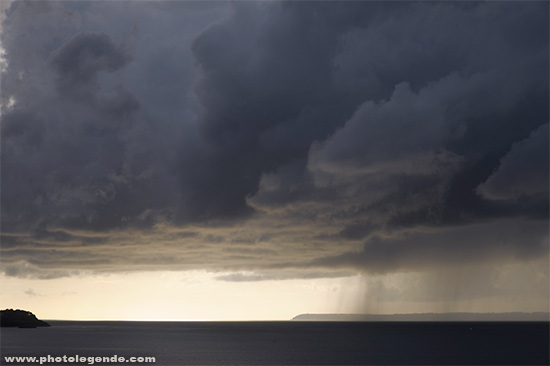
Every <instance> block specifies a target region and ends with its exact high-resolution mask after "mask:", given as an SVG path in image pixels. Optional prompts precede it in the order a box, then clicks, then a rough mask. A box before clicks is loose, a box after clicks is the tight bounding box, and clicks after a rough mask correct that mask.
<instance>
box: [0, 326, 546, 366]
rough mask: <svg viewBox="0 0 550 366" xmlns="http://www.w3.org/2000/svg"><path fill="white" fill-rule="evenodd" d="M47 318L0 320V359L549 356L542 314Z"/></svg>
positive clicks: (531, 360)
mask: <svg viewBox="0 0 550 366" xmlns="http://www.w3.org/2000/svg"><path fill="white" fill-rule="evenodd" d="M50 323H51V324H52V325H53V326H52V327H49V328H36V329H18V328H2V330H1V334H0V335H1V344H0V346H1V351H2V352H1V353H2V363H1V364H2V365H6V364H8V363H6V362H5V358H4V357H6V356H36V357H39V356H43V357H45V356H47V355H50V356H52V357H62V356H63V355H66V356H67V357H71V356H76V355H78V356H79V357H90V356H109V357H111V356H113V355H117V357H120V356H123V357H127V358H129V357H131V356H135V357H139V356H143V357H145V356H153V357H155V359H156V363H154V365H156V366H165V365H166V366H167V365H548V364H549V363H550V362H549V331H550V327H549V324H550V323H548V322H454V323H453V322H296V321H294V322H292V321H289V322H57V321H51V322H50ZM12 364H15V363H12ZM36 364H38V363H36ZM52 364H59V365H68V363H49V365H52ZM77 364H79V365H85V364H87V363H82V362H81V363H77ZM95 364H96V365H98V364H101V365H116V363H95ZM118 364H120V363H118ZM134 364H135V365H138V364H140V365H145V364H146V363H134ZM18 365H22V363H18Z"/></svg>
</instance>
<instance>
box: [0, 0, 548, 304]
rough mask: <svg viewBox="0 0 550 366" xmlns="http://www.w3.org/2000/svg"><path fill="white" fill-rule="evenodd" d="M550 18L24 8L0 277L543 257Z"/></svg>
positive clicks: (239, 7) (137, 6) (250, 8)
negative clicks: (1, 272)
mask: <svg viewBox="0 0 550 366" xmlns="http://www.w3.org/2000/svg"><path fill="white" fill-rule="evenodd" d="M160 24H162V25H163V26H159V25H160ZM547 30H548V4H547V3H544V2H528V3H517V2H513V3H508V2H506V3H503V2H490V3H457V2H450V3H431V2H430V3H419V4H417V3H403V4H401V3H399V4H398V3H391V4H385V3H377V2H345V3H336V2H283V3H279V2H268V3H265V2H245V3H239V2H237V3H234V4H231V5H228V4H225V3H210V2H209V3H206V4H202V5H201V4H198V3H194V2H161V3H149V2H137V3H131V4H130V3H125V2H115V3H102V2H82V3H74V4H73V3H63V2H52V3H50V2H14V3H13V4H12V5H11V6H10V7H9V9H8V10H7V11H6V13H5V14H4V16H3V20H2V35H1V42H2V47H3V49H4V50H5V54H4V61H5V62H4V63H3V67H4V69H3V71H2V75H1V77H2V89H1V100H2V109H1V128H2V135H1V143H2V151H1V159H2V161H1V163H2V171H1V179H2V192H1V195H2V197H1V198H2V201H1V202H2V257H1V260H2V270H3V272H4V273H5V274H7V275H9V276H18V277H31V278H55V277H62V276H71V275H78V274H82V273H88V272H98V271H99V272H118V271H134V270H159V269H171V270H172V269H173V270H188V269H205V270H209V271H214V272H216V271H218V272H224V273H225V271H233V272H235V274H232V275H226V274H222V275H220V277H219V279H220V280H225V281H259V280H269V279H282V278H313V277H338V276H346V275H350V274H353V273H357V272H366V273H371V274H380V273H385V274H388V273H393V272H403V271H423V270H431V269H434V270H437V269H441V268H446V267H447V266H460V265H480V266H483V265H490V264H502V263H514V262H518V263H519V262H520V263H529V262H530V261H535V260H538V259H540V258H543V257H545V256H548V249H549V248H548V225H547V220H548V209H549V207H548V186H549V181H548V167H549V160H548V156H549V147H548V146H549V142H548V134H549V132H548V121H549V116H548V99H549V94H548V80H549V76H548V69H549V68H548V44H549V42H548V41H549V40H548V31H547ZM29 294H30V293H29Z"/></svg>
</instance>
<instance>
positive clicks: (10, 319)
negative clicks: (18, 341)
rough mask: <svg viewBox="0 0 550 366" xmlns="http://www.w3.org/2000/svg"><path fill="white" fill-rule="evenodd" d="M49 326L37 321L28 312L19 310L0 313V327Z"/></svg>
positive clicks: (7, 310)
mask: <svg viewBox="0 0 550 366" xmlns="http://www.w3.org/2000/svg"><path fill="white" fill-rule="evenodd" d="M49 326H50V324H48V323H46V322H45V321H43V320H40V319H38V318H37V317H36V316H35V315H34V314H33V313H31V312H30V311H26V310H20V309H17V310H13V309H6V310H2V311H0V327H12V328H14V327H18V328H36V327H49Z"/></svg>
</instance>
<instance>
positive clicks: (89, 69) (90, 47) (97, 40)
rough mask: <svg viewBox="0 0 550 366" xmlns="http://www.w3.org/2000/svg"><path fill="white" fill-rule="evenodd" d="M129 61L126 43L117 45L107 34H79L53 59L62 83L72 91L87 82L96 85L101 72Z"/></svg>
mask: <svg viewBox="0 0 550 366" xmlns="http://www.w3.org/2000/svg"><path fill="white" fill-rule="evenodd" d="M129 61H130V56H129V55H128V54H127V52H126V51H125V50H124V48H123V46H121V45H116V44H114V43H113V41H112V40H111V38H110V37H109V36H108V35H107V34H105V33H100V34H95V33H79V34H77V35H75V36H74V37H72V38H71V39H69V40H67V41H66V42H65V43H64V44H63V45H62V46H61V47H60V48H58V49H57V50H56V51H54V53H53V54H52V58H51V62H52V64H53V66H54V68H55V70H56V72H57V75H58V83H59V84H58V86H59V88H60V89H61V90H63V89H64V88H68V89H69V90H68V92H75V89H78V88H79V87H82V86H83V85H90V84H92V85H94V86H95V84H96V83H97V80H96V79H97V75H98V73H99V72H100V71H110V72H113V71H116V70H118V69H120V68H122V67H124V65H126V64H127V63H128V62H129ZM77 92H78V90H77Z"/></svg>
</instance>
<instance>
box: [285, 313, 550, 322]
mask: <svg viewBox="0 0 550 366" xmlns="http://www.w3.org/2000/svg"><path fill="white" fill-rule="evenodd" d="M549 319H550V314H549V313H544V312H535V313H522V312H510V313H416V314H300V315H297V316H295V317H294V318H292V320H298V321H406V322H410V321H549Z"/></svg>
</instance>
